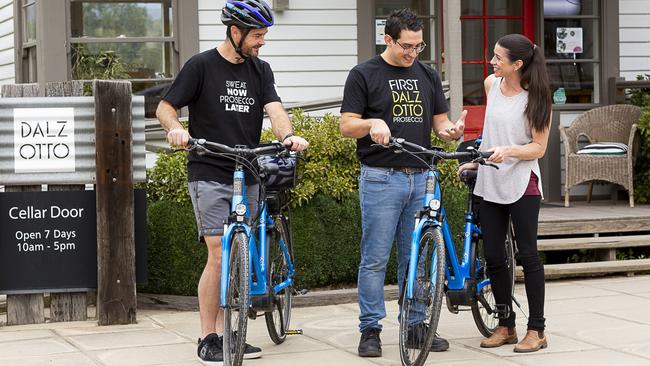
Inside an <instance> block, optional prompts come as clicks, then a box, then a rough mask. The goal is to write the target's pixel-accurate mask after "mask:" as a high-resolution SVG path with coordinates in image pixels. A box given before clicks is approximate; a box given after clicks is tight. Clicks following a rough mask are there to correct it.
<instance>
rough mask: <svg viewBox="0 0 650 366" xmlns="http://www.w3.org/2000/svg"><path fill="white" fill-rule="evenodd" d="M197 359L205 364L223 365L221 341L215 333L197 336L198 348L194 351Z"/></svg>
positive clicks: (212, 365) (211, 365) (210, 365)
mask: <svg viewBox="0 0 650 366" xmlns="http://www.w3.org/2000/svg"><path fill="white" fill-rule="evenodd" d="M196 353H197V356H198V357H199V360H200V361H201V362H203V363H204V364H205V365H209V366H221V365H223V342H222V339H221V337H219V336H218V335H217V334H216V333H210V334H208V335H207V336H206V337H205V338H203V339H201V338H199V348H198V349H197V351H196Z"/></svg>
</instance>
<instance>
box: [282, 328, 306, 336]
mask: <svg viewBox="0 0 650 366" xmlns="http://www.w3.org/2000/svg"><path fill="white" fill-rule="evenodd" d="M284 334H286V335H302V329H287V330H285V331H284Z"/></svg>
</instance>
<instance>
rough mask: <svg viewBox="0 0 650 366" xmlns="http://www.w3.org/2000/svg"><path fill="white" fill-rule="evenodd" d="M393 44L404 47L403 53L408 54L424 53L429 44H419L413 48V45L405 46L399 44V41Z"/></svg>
mask: <svg viewBox="0 0 650 366" xmlns="http://www.w3.org/2000/svg"><path fill="white" fill-rule="evenodd" d="M393 42H395V43H396V44H398V45H399V46H400V47H402V51H403V52H404V53H406V54H409V53H411V51H415V53H420V52H422V51H424V49H425V48H426V47H427V44H426V43H424V42H422V43H420V44H418V45H415V46H412V45H403V44H401V43H399V42H398V41H397V40H394V41H393Z"/></svg>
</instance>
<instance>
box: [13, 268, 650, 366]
mask: <svg viewBox="0 0 650 366" xmlns="http://www.w3.org/2000/svg"><path fill="white" fill-rule="evenodd" d="M517 294H518V298H519V300H520V301H521V302H522V304H523V305H524V308H526V306H525V293H524V290H523V285H521V284H518V285H517ZM546 295H547V296H546V298H547V302H546V317H547V329H548V330H547V334H548V338H549V348H548V349H545V350H542V351H540V352H537V353H533V354H527V355H519V354H515V353H513V352H512V346H504V347H501V348H497V349H493V350H484V349H481V348H479V347H478V344H479V342H480V341H481V339H482V337H481V336H480V334H479V333H478V331H477V330H476V328H475V326H474V323H473V321H472V316H471V313H469V312H463V313H461V314H456V315H454V314H451V313H449V312H447V311H446V309H445V308H443V314H442V318H441V324H440V328H439V331H440V334H441V335H442V336H443V337H446V338H448V339H449V340H450V343H451V348H450V349H449V351H447V352H442V353H432V354H431V356H430V357H429V360H428V362H427V364H428V365H480V366H491V365H495V366H497V365H498V366H501V365H543V366H546V365H589V366H597V365H607V366H609V365H615V366H624V365H634V366H638V365H650V276H636V277H610V278H603V279H592V280H573V281H555V282H550V283H548V284H547V292H546ZM387 310H388V317H387V319H386V320H385V321H384V331H383V332H382V340H383V344H384V346H383V349H384V356H383V357H382V358H375V359H362V358H359V357H357V355H356V347H357V343H358V341H359V333H358V332H357V331H356V326H357V306H356V304H344V305H333V306H321V307H310V308H299V309H295V310H294V312H293V319H292V325H293V327H294V328H302V329H303V330H304V335H302V336H291V337H289V338H288V339H287V341H286V342H285V343H284V344H282V345H279V346H276V345H274V344H273V343H272V342H271V340H270V339H269V338H268V336H267V334H266V328H265V323H264V320H263V319H257V320H255V321H251V322H250V323H249V324H250V326H249V337H248V340H249V342H250V343H252V344H255V345H258V346H260V347H262V348H263V349H264V356H263V357H262V358H260V359H258V360H248V361H245V362H244V365H251V366H274V365H278V366H279V365H283V366H284V365H308V366H320V365H336V366H348V365H350V366H354V365H399V355H398V347H397V327H398V326H397V303H396V302H395V301H391V302H389V303H388V305H387ZM518 317H519V319H518V331H519V333H520V334H523V333H524V332H525V318H524V317H523V316H521V313H520V312H519V313H518ZM198 329H199V325H198V313H196V312H171V311H149V310H147V311H139V313H138V324H135V325H128V326H108V327H99V326H97V324H96V321H87V322H71V323H46V324H39V325H29V326H12V327H6V326H2V327H0V365H2V366H13V365H20V366H32V365H39V366H40V365H48V366H50V365H56V366H64V365H65V366H86V365H99V366H122V365H169V366H171V365H174V366H190V365H196V366H198V365H201V363H199V362H198V361H197V360H196V357H195V355H196V338H197V336H198Z"/></svg>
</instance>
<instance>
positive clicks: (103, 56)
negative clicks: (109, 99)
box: [72, 44, 129, 80]
mask: <svg viewBox="0 0 650 366" xmlns="http://www.w3.org/2000/svg"><path fill="white" fill-rule="evenodd" d="M72 54H73V56H72V57H73V60H72V78H73V79H74V80H92V79H103V80H111V79H128V78H129V74H127V72H126V65H125V64H124V62H122V59H121V58H120V56H119V55H118V54H117V53H115V51H105V50H100V51H99V52H95V53H93V52H89V50H87V49H86V47H85V46H84V45H82V44H80V45H76V46H75V47H74V49H73V52H72Z"/></svg>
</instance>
